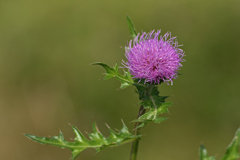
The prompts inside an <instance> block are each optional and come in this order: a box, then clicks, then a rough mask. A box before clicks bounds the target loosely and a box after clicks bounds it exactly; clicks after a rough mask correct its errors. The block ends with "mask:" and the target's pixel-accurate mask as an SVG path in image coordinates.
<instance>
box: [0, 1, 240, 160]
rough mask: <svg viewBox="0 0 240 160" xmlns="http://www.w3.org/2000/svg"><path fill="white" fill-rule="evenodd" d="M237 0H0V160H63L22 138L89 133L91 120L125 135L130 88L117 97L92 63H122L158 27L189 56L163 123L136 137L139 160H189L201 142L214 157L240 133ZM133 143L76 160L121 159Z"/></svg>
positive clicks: (59, 153) (133, 110)
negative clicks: (136, 35) (130, 47)
mask: <svg viewBox="0 0 240 160" xmlns="http://www.w3.org/2000/svg"><path fill="white" fill-rule="evenodd" d="M239 6H240V1H239V0H228V1H226V0H202V1H195V0H158V1H157V0H148V1H147V0H138V1H133V0H130V1H127V0H121V1H106V0H101V1H98V0H89V1H84V0H72V1H69V0H35V1H32V0H21V1H18V0H5V1H4V0H2V1H0V22H1V23H0V125H1V130H0V137H1V145H0V159H9V160H10V159H11V160H28V159H29V160H33V159H34V160H43V159H44V160H53V159H62V160H67V159H69V158H70V155H71V154H70V151H69V150H62V149H60V148H57V147H54V146H43V145H40V144H38V143H35V142H33V141H30V140H29V139H27V138H25V137H24V136H23V133H29V134H35V135H38V136H47V135H58V133H59V130H60V129H61V131H62V132H63V133H64V135H65V137H66V139H68V140H69V139H70V138H73V137H74V134H73V132H72V130H71V127H70V126H69V125H68V123H71V124H74V125H76V126H77V127H78V128H79V129H80V130H81V131H87V132H91V125H92V122H93V121H97V123H98V126H99V128H100V130H101V131H102V132H103V134H104V135H105V136H108V132H107V128H106V126H105V125H104V123H105V122H106V123H108V124H109V125H110V126H111V127H113V128H121V126H122V125H121V121H120V119H121V118H122V119H123V120H124V121H125V122H126V124H127V126H128V127H129V128H132V127H133V124H131V123H128V122H130V121H131V120H133V119H134V118H135V117H136V115H137V112H138V107H139V106H138V102H139V101H138V96H137V94H135V93H134V88H133V87H132V88H127V89H125V90H117V88H118V87H119V85H120V83H119V82H118V81H117V80H114V79H112V80H108V81H101V80H100V79H101V78H102V77H103V75H102V73H104V70H103V69H102V68H101V67H100V66H91V65H90V64H91V63H92V62H99V61H100V62H105V63H107V64H108V65H110V66H113V65H114V64H115V63H116V62H118V63H121V61H122V59H125V57H124V46H125V45H126V44H127V41H129V40H130V38H131V36H130V33H129V30H128V26H127V22H126V16H127V15H129V16H130V17H131V18H132V20H133V22H134V24H135V27H136V29H137V31H139V32H140V31H146V32H149V31H151V30H152V29H156V30H157V29H162V33H165V32H167V31H170V32H171V33H172V35H173V36H177V37H178V41H179V44H183V45H184V46H183V47H182V49H184V50H185V52H186V57H185V59H186V62H184V63H183V68H182V70H181V72H182V73H184V75H182V76H179V78H178V79H177V80H174V85H173V86H168V85H166V84H163V85H161V86H160V91H161V95H171V97H170V98H169V99H167V101H171V102H175V104H174V105H173V106H172V107H171V108H170V113H171V114H169V115H166V116H168V117H169V118H170V120H167V121H166V122H163V123H162V124H160V125H156V124H149V125H148V126H147V127H146V128H145V129H144V130H143V131H142V133H143V135H144V136H143V138H142V141H141V143H140V148H139V155H138V159H139V160H159V159H161V160H174V159H178V160H196V159H198V147H199V145H200V144H201V143H202V144H204V145H205V146H206V148H207V149H208V151H209V154H210V155H215V156H217V157H218V158H220V157H221V156H222V155H223V153H224V152H225V148H226V147H227V145H228V144H229V142H230V141H231V139H232V137H233V135H234V132H235V131H236V130H237V128H238V127H239V126H240V108H239V107H240V105H239V104H240V91H239V90H240V84H239V82H240V63H239V61H240V53H239V47H240V38H239V37H240V10H239ZM130 147H131V144H125V145H123V146H120V147H115V148H109V149H106V150H103V151H101V152H100V153H97V154H95V150H93V149H92V150H91V149H90V150H86V151H84V152H83V153H82V154H81V155H80V156H79V157H78V158H77V159H87V160H112V159H114V160H126V159H128V158H129V152H130Z"/></svg>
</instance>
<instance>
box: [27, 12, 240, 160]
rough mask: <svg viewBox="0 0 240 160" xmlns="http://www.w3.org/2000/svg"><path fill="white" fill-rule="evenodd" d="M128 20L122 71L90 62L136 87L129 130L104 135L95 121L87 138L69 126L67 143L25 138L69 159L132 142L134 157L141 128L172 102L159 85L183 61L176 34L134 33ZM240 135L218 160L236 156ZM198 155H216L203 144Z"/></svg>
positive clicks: (171, 76)
mask: <svg viewBox="0 0 240 160" xmlns="http://www.w3.org/2000/svg"><path fill="white" fill-rule="evenodd" d="M127 22H128V25H129V29H130V33H131V35H132V40H130V41H129V42H128V43H127V45H126V47H125V56H126V60H125V61H123V62H122V65H123V67H122V68H123V71H124V74H123V75H122V74H120V73H119V65H118V64H116V65H115V66H114V67H112V68H111V67H109V66H108V65H107V64H104V63H101V62H96V63H93V65H99V66H102V67H103V68H104V69H105V70H106V73H105V76H104V78H103V79H105V80H107V79H110V78H116V79H118V80H119V81H120V82H121V85H120V89H124V88H127V87H130V86H133V87H135V89H136V93H137V94H138V95H139V100H140V103H139V106H140V107H139V111H138V114H137V119H134V120H133V121H132V122H133V123H134V124H135V125H134V128H133V129H132V131H130V130H129V129H128V127H127V126H126V125H125V123H124V122H123V121H122V124H123V127H122V129H120V130H119V131H114V130H112V129H111V128H110V127H109V126H108V125H107V128H108V130H109V133H110V135H109V136H108V137H104V136H103V135H102V134H101V132H100V130H99V129H98V127H97V124H96V123H95V122H94V123H93V127H92V128H93V132H92V133H89V134H88V138H87V137H85V136H84V135H83V134H82V133H81V132H80V131H79V130H78V129H77V127H75V126H73V125H72V126H71V127H72V129H73V131H74V133H75V136H76V137H75V138H74V141H70V142H69V141H66V140H65V138H64V136H63V133H62V132H60V133H59V135H58V136H52V137H38V136H35V135H30V134H25V136H26V137H28V138H29V139H31V140H33V141H36V142H39V143H41V144H49V145H54V146H58V147H61V148H68V149H70V150H71V151H72V158H71V159H72V160H74V159H76V157H77V156H78V155H79V154H80V153H81V152H82V151H83V150H85V149H88V148H94V149H96V151H97V152H99V151H101V150H102V149H105V148H108V147H113V146H119V145H122V144H124V143H127V142H132V147H131V152H130V160H136V159H137V153H138V145H139V141H140V137H142V135H141V133H140V131H141V129H143V128H144V127H145V126H146V125H147V124H148V123H152V122H153V123H161V122H163V121H165V120H167V118H166V117H162V114H163V113H168V107H170V106H171V105H173V103H171V102H165V100H166V98H167V97H168V96H160V95H159V91H158V86H159V85H161V83H167V84H171V85H173V80H174V79H176V78H178V76H179V72H178V71H179V70H180V67H182V64H181V63H182V62H184V61H185V60H184V56H185V53H184V51H183V50H182V49H180V47H181V45H178V41H177V39H176V37H172V36H171V33H170V32H167V33H165V34H164V35H161V30H157V31H154V30H153V31H151V32H149V33H146V32H142V33H137V32H136V30H135V28H134V26H133V23H132V21H131V20H130V18H129V17H127ZM239 137H240V129H238V130H237V132H236V134H235V136H234V138H233V140H232V142H231V143H230V145H229V146H228V148H227V151H226V153H225V155H224V157H223V158H222V159H221V160H237V159H239V157H240V155H239V143H240V142H239V141H240V140H239ZM142 138H144V137H142ZM199 156H200V160H215V157H209V156H208V154H207V150H206V149H205V147H204V146H203V145H201V146H200V149H199Z"/></svg>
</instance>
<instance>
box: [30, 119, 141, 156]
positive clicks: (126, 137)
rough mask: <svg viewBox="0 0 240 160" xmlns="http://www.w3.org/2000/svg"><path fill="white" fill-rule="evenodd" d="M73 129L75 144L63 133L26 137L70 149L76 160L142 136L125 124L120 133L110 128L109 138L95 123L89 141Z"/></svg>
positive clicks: (73, 127) (75, 128)
mask: <svg viewBox="0 0 240 160" xmlns="http://www.w3.org/2000/svg"><path fill="white" fill-rule="evenodd" d="M72 129H73V131H74V133H75V136H76V137H75V138H74V142H68V141H66V140H65V139H64V136H63V134H62V132H61V131H60V133H59V136H52V137H51V138H48V137H38V136H34V135H31V134H25V136H26V137H28V138H29V139H31V140H33V141H35V142H38V143H41V144H48V145H53V146H58V147H61V148H67V149H70V150H71V151H72V158H71V159H72V160H74V159H75V158H76V157H77V156H78V155H79V154H80V153H81V152H82V151H83V150H85V149H88V148H94V149H96V151H97V152H99V151H100V150H102V149H104V148H108V147H112V146H117V145H121V144H124V143H127V142H129V141H133V140H135V139H136V138H139V137H140V135H132V134H131V133H130V132H129V130H128V128H127V126H126V125H125V124H124V123H123V127H122V129H121V130H120V131H119V132H115V131H113V130H112V129H111V128H110V127H108V129H109V132H110V136H109V137H107V138H106V137H104V136H103V135H102V134H101V132H100V131H99V129H98V128H97V125H96V123H95V122H94V123H93V132H92V133H90V134H88V137H89V139H87V138H86V137H85V136H84V135H83V134H82V133H81V132H80V131H79V130H78V129H77V127H75V126H73V125H72Z"/></svg>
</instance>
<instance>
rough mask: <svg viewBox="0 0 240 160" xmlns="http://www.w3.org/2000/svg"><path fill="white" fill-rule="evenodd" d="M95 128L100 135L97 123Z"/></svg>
mask: <svg viewBox="0 0 240 160" xmlns="http://www.w3.org/2000/svg"><path fill="white" fill-rule="evenodd" d="M95 127H96V130H97V132H98V133H100V131H99V129H98V126H97V123H95Z"/></svg>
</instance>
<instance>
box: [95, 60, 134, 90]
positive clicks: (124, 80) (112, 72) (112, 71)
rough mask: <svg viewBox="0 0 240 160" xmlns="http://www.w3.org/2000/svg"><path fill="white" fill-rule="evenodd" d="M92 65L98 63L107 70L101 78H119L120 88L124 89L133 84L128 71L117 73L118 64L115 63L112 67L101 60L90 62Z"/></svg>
mask: <svg viewBox="0 0 240 160" xmlns="http://www.w3.org/2000/svg"><path fill="white" fill-rule="evenodd" d="M92 65H100V66H102V67H103V68H104V69H105V70H106V71H107V73H105V77H104V78H103V79H104V80H106V79H110V78H117V79H118V80H120V82H121V86H120V89H124V88H126V87H128V86H131V85H133V84H134V82H133V80H132V76H131V74H130V72H127V71H124V75H121V74H119V73H118V64H116V65H115V66H114V67H113V68H110V67H109V66H108V65H106V64H104V63H101V62H96V63H92Z"/></svg>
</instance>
